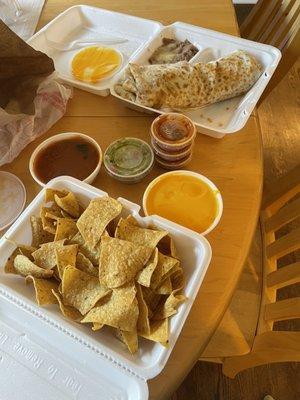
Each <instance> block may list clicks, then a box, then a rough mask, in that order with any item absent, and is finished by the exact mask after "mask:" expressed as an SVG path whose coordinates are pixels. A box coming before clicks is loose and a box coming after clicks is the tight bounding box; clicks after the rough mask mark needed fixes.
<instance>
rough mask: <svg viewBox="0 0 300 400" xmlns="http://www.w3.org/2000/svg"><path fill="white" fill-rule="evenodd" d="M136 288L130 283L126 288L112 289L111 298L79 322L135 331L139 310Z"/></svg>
mask: <svg viewBox="0 0 300 400" xmlns="http://www.w3.org/2000/svg"><path fill="white" fill-rule="evenodd" d="M135 296H136V288H135V286H134V284H133V283H132V282H131V283H130V284H128V285H126V286H122V287H120V288H117V289H113V291H112V294H111V296H109V297H108V298H107V299H104V300H105V301H104V302H103V303H102V302H101V304H99V305H97V306H96V307H94V308H93V309H92V310H91V311H90V312H89V313H88V314H87V315H86V316H85V317H84V318H83V320H82V321H81V322H82V323H87V322H98V323H100V324H105V325H109V326H112V327H114V328H118V329H121V330H124V331H128V332H132V331H134V330H136V323H137V319H138V314H139V309H138V303H137V299H136V297H135Z"/></svg>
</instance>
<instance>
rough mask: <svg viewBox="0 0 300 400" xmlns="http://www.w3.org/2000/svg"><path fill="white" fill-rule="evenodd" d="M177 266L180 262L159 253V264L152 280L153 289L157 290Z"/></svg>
mask: <svg viewBox="0 0 300 400" xmlns="http://www.w3.org/2000/svg"><path fill="white" fill-rule="evenodd" d="M177 264H178V260H177V259H176V258H172V257H169V256H165V255H164V254H162V253H160V252H158V262H157V266H156V268H155V270H154V272H153V275H152V278H151V288H152V289H156V288H157V287H158V286H159V285H160V284H161V282H162V281H163V280H164V279H166V278H167V277H168V273H170V271H171V270H172V268H173V267H174V266H176V265H177Z"/></svg>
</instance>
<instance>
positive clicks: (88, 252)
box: [70, 231, 105, 265]
mask: <svg viewBox="0 0 300 400" xmlns="http://www.w3.org/2000/svg"><path fill="white" fill-rule="evenodd" d="M104 233H105V231H104ZM104 233H103V235H104ZM70 243H77V244H79V250H80V252H81V253H83V254H84V255H85V256H86V257H87V258H88V259H89V260H90V261H91V262H92V263H93V265H99V259H100V251H101V243H100V242H99V243H98V244H97V245H96V246H95V247H94V248H91V247H90V246H89V245H88V244H87V243H86V242H85V241H84V239H83V237H82V236H81V233H80V232H77V233H76V235H75V236H74V237H73V238H72V239H71V240H70Z"/></svg>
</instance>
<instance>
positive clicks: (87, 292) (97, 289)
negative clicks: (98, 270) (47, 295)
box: [62, 267, 110, 322]
mask: <svg viewBox="0 0 300 400" xmlns="http://www.w3.org/2000/svg"><path fill="white" fill-rule="evenodd" d="M108 293H110V290H109V289H107V288H106V287H104V286H101V285H100V283H99V280H98V278H97V277H94V276H92V275H90V274H86V273H85V272H83V271H80V270H79V269H77V268H73V267H66V268H65V270H64V274H63V279H62V295H63V301H64V303H65V304H67V305H69V306H73V307H75V308H76V309H77V310H79V311H80V312H81V314H82V315H85V314H86V313H88V312H89V311H90V310H91V309H92V308H93V307H94V305H95V304H96V303H97V301H99V300H100V299H101V298H102V297H104V296H106V295H107V294H108ZM91 322H99V321H91Z"/></svg>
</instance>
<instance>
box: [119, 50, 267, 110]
mask: <svg viewBox="0 0 300 400" xmlns="http://www.w3.org/2000/svg"><path fill="white" fill-rule="evenodd" d="M261 73H262V67H261V65H260V63H259V62H258V61H257V60H256V59H255V58H254V57H253V56H251V55H250V54H248V53H246V52H245V51H236V52H234V53H232V54H230V55H229V56H227V57H223V58H220V59H219V60H216V61H211V62H209V63H203V62H199V63H195V64H190V63H188V62H186V61H182V62H178V63H176V64H163V65H137V64H129V66H128V68H127V69H126V72H125V74H124V77H123V78H122V80H121V81H119V82H118V83H117V84H116V85H115V92H116V93H117V94H118V95H120V96H121V97H124V98H126V99H128V100H131V101H134V102H136V103H138V104H141V105H143V106H146V107H152V108H171V109H186V108H197V107H203V106H205V105H208V104H212V103H216V102H218V101H221V100H225V99H229V98H232V97H235V96H238V95H240V94H242V93H245V92H247V91H248V90H249V89H250V88H251V87H252V86H253V84H254V83H255V82H256V81H257V80H258V78H259V77H260V75H261Z"/></svg>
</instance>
